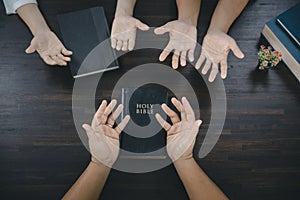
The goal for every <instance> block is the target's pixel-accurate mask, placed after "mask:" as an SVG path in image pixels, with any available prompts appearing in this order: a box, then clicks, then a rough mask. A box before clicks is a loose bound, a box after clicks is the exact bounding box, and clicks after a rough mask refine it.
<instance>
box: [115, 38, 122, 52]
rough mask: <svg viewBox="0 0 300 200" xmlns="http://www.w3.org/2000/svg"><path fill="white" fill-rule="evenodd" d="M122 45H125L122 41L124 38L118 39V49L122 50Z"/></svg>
mask: <svg viewBox="0 0 300 200" xmlns="http://www.w3.org/2000/svg"><path fill="white" fill-rule="evenodd" d="M122 45H123V42H122V40H118V41H117V46H116V49H117V50H118V51H120V50H121V48H122Z"/></svg>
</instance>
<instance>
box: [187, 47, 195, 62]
mask: <svg viewBox="0 0 300 200" xmlns="http://www.w3.org/2000/svg"><path fill="white" fill-rule="evenodd" d="M194 51H195V50H194V49H190V50H189V55H188V56H189V60H190V62H193V61H194V59H195V57H194V53H195V52H194Z"/></svg>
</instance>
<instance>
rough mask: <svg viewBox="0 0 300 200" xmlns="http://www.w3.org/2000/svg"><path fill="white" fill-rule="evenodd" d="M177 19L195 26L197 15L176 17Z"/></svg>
mask: <svg viewBox="0 0 300 200" xmlns="http://www.w3.org/2000/svg"><path fill="white" fill-rule="evenodd" d="M178 21H180V22H183V23H185V24H188V25H191V26H194V27H197V22H198V18H197V17H192V16H190V17H181V16H179V17H178Z"/></svg>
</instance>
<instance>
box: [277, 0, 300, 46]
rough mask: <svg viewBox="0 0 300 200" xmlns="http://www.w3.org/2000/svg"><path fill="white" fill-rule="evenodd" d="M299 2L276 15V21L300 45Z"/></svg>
mask: <svg viewBox="0 0 300 200" xmlns="http://www.w3.org/2000/svg"><path fill="white" fill-rule="evenodd" d="M299 20H300V3H298V4H297V5H296V6H294V7H292V8H291V9H289V10H287V11H286V12H284V13H282V14H281V15H279V16H278V17H277V22H278V23H279V24H280V25H281V27H282V28H283V29H284V30H285V31H286V32H287V33H288V34H289V36H290V37H291V38H292V39H293V40H294V41H295V42H296V43H297V45H298V47H300V22H299Z"/></svg>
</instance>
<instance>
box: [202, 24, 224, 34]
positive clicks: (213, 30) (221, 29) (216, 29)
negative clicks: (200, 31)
mask: <svg viewBox="0 0 300 200" xmlns="http://www.w3.org/2000/svg"><path fill="white" fill-rule="evenodd" d="M216 32H222V33H226V34H227V32H228V29H227V28H225V27H220V26H215V25H212V24H211V25H210V26H209V28H208V30H207V33H216Z"/></svg>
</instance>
